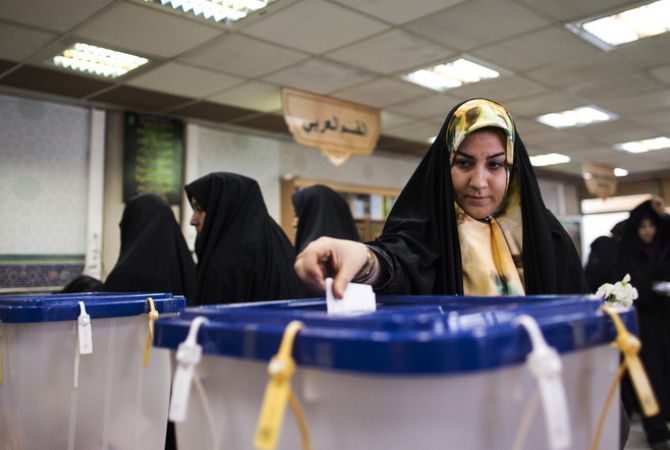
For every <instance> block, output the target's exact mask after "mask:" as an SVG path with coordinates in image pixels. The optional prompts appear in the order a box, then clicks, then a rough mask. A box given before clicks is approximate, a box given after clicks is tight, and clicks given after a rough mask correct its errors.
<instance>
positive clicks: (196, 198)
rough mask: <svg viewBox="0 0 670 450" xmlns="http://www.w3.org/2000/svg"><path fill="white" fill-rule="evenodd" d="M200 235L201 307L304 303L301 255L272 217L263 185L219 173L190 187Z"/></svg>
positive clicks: (198, 289) (198, 291)
mask: <svg viewBox="0 0 670 450" xmlns="http://www.w3.org/2000/svg"><path fill="white" fill-rule="evenodd" d="M185 190H186V194H187V195H188V198H189V201H190V202H191V206H192V207H193V217H192V218H191V225H193V226H194V227H195V228H196V230H197V231H198V237H197V239H196V242H195V251H196V254H197V256H198V270H197V283H196V288H195V295H194V301H195V304H197V305H203V304H212V303H234V302H250V301H260V300H278V299H290V298H299V297H301V296H302V294H303V292H304V286H303V284H302V283H301V282H300V280H299V279H298V277H297V276H296V274H295V272H294V271H293V263H294V261H295V250H294V249H293V246H292V245H291V242H290V241H289V240H288V238H287V237H286V235H285V234H284V232H283V231H282V230H281V228H280V227H279V225H277V223H276V222H275V221H274V220H273V219H272V217H270V215H269V214H268V211H267V208H266V206H265V202H264V201H263V196H262V194H261V190H260V188H259V186H258V183H257V182H256V181H255V180H252V179H251V178H248V177H245V176H242V175H237V174H234V173H227V172H216V173H210V174H209V175H205V176H204V177H202V178H199V179H197V180H195V181H194V182H192V183H190V184H188V185H186V187H185Z"/></svg>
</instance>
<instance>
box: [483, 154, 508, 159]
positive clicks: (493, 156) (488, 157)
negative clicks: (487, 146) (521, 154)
mask: <svg viewBox="0 0 670 450" xmlns="http://www.w3.org/2000/svg"><path fill="white" fill-rule="evenodd" d="M498 156H505V152H500V153H496V154H495V155H491V156H487V157H486V159H493V158H497V157H498Z"/></svg>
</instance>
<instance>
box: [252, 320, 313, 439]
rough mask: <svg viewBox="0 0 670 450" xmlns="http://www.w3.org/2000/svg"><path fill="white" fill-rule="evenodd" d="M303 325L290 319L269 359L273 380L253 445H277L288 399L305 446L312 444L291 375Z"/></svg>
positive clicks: (271, 378) (294, 366)
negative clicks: (295, 349)
mask: <svg viewBox="0 0 670 450" xmlns="http://www.w3.org/2000/svg"><path fill="white" fill-rule="evenodd" d="M303 327H304V325H303V324H302V322H299V321H297V320H294V321H292V322H290V323H289V324H288V325H287V326H286V329H285V330H284V336H283V337H282V341H281V344H280V345H279V351H278V352H277V354H276V355H275V356H274V357H273V358H272V359H271V360H270V364H269V365H268V373H269V374H270V380H269V381H268V385H267V387H266V389H265V395H264V396H263V405H262V407H261V414H260V416H259V418H258V425H257V426H256V437H255V438H254V445H255V446H256V448H258V449H261V450H272V449H274V448H275V447H276V446H277V440H278V439H279V431H280V430H281V425H282V422H283V420H284V413H285V412H286V405H287V403H290V405H291V408H292V409H293V412H294V414H295V416H296V419H297V421H298V426H299V427H300V434H301V437H302V442H303V448H304V449H309V448H311V444H310V440H309V433H308V431H307V424H306V421H305V417H304V415H303V413H302V409H301V408H300V404H299V403H298V399H297V398H296V397H295V395H294V394H293V391H292V389H291V376H292V375H293V373H294V372H295V369H296V364H295V361H294V360H293V357H292V356H291V353H292V351H293V343H294V341H295V337H296V336H297V334H298V333H299V332H300V330H302V329H303Z"/></svg>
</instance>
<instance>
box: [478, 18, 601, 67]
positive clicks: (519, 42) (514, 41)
mask: <svg viewBox="0 0 670 450" xmlns="http://www.w3.org/2000/svg"><path fill="white" fill-rule="evenodd" d="M597 51H598V50H597V49H596V48H595V47H594V46H593V45H591V44H588V43H587V42H586V41H584V40H583V39H580V38H579V37H577V36H575V35H574V34H573V33H571V32H569V31H567V30H565V29H563V28H561V27H558V26H553V27H549V28H545V29H543V30H540V31H534V32H530V33H526V34H523V35H521V36H516V37H513V38H511V39H508V40H506V41H502V42H499V43H496V44H493V45H489V46H486V47H483V48H481V49H479V50H476V51H473V52H472V54H473V55H475V56H477V57H479V58H482V59H484V60H486V61H490V62H492V63H494V64H496V65H498V66H500V67H504V68H505V69H509V70H514V71H519V70H526V69H529V68H532V67H538V66H542V65H545V64H550V63H556V62H558V61H561V60H563V59H565V58H569V57H571V56H578V55H583V54H586V53H596V52H597Z"/></svg>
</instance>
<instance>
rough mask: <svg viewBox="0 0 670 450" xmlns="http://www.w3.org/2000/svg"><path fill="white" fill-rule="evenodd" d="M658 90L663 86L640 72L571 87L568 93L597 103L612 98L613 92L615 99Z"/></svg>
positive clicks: (617, 75)
mask: <svg viewBox="0 0 670 450" xmlns="http://www.w3.org/2000/svg"><path fill="white" fill-rule="evenodd" d="M659 88H661V89H662V88H663V85H662V84H661V83H660V82H658V81H656V80H654V79H653V78H652V77H650V76H648V75H646V74H643V73H641V72H631V73H624V74H616V75H614V76H612V77H610V78H605V79H601V80H594V81H591V82H588V83H584V84H580V85H576V86H572V87H570V88H569V91H570V92H571V93H573V94H576V95H578V96H580V97H583V98H585V99H587V100H593V101H598V100H601V99H606V98H610V97H612V93H613V92H616V96H617V97H626V96H630V95H640V94H644V93H646V92H650V91H653V90H655V89H659Z"/></svg>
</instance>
